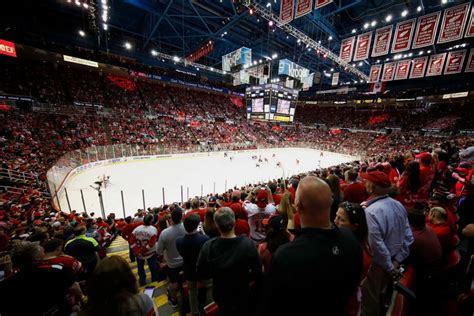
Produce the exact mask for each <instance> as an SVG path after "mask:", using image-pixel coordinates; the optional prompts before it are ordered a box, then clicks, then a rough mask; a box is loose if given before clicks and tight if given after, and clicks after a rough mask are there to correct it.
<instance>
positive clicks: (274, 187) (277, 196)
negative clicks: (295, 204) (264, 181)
mask: <svg viewBox="0 0 474 316" xmlns="http://www.w3.org/2000/svg"><path fill="white" fill-rule="evenodd" d="M268 187H269V188H270V191H271V192H272V197H273V203H274V204H275V205H279V204H280V201H281V197H282V196H281V194H278V193H276V190H277V185H276V184H275V183H273V182H272V183H270V184H269V185H268Z"/></svg>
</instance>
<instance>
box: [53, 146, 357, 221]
mask: <svg viewBox="0 0 474 316" xmlns="http://www.w3.org/2000/svg"><path fill="white" fill-rule="evenodd" d="M228 154H229V156H232V157H234V159H233V161H230V159H229V157H227V158H225V157H224V153H222V152H220V153H210V154H209V156H208V155H207V154H202V153H199V154H185V155H174V156H172V157H160V158H151V159H147V160H137V161H127V162H124V163H116V164H109V165H105V166H98V167H94V168H91V169H88V170H86V171H83V172H80V173H78V174H76V175H73V176H72V177H70V178H69V179H68V180H67V181H66V183H65V187H66V189H67V191H68V196H69V201H70V204H71V209H75V210H77V211H78V212H82V211H83V210H84V208H83V205H82V201H81V195H80V190H81V189H82V191H83V194H84V200H85V204H86V208H87V211H88V212H89V213H90V212H95V214H96V216H100V204H99V198H98V194H97V191H96V190H94V189H92V188H91V187H90V185H94V182H95V181H97V180H98V177H102V175H107V176H110V183H109V184H108V185H107V187H106V188H104V189H103V190H102V194H103V200H104V208H105V213H106V214H109V213H111V212H114V213H115V214H117V216H118V217H122V216H123V211H122V201H121V192H120V191H123V195H124V202H125V213H126V215H127V216H128V215H133V214H134V213H135V212H136V210H137V209H139V208H143V199H142V189H143V190H144V193H145V206H146V207H147V208H148V207H157V206H160V205H162V204H163V194H162V190H163V188H164V190H165V203H166V204H169V203H172V202H179V201H181V186H183V198H184V200H187V197H188V190H189V197H192V196H196V195H201V185H202V193H203V194H204V195H206V194H208V193H213V192H214V185H215V190H216V192H217V193H223V192H224V191H225V189H226V188H227V189H229V188H232V187H234V186H241V185H245V184H247V183H255V182H259V181H262V180H264V181H268V180H269V179H275V178H278V177H282V176H283V175H284V176H288V175H293V174H296V173H299V172H304V171H309V170H314V169H316V168H319V167H323V168H324V167H328V166H333V165H336V164H340V163H344V162H348V161H352V160H355V159H357V158H356V157H351V156H347V155H341V154H336V153H330V152H324V156H323V157H320V151H319V150H314V149H306V148H277V149H259V150H253V151H242V152H229V153H228ZM273 154H275V155H276V157H275V158H272V155H273ZM254 155H257V156H261V158H262V160H263V159H264V158H267V159H268V161H269V162H268V163H265V162H263V163H260V167H256V163H257V161H256V160H253V159H252V156H254ZM296 159H298V160H299V165H297V163H296ZM277 161H280V162H281V165H282V167H281V168H277V167H276V163H277ZM60 203H61V207H62V209H63V210H66V211H67V210H68V206H67V201H66V196H65V194H62V195H61V196H60Z"/></svg>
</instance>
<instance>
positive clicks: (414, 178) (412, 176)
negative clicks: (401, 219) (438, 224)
mask: <svg viewBox="0 0 474 316" xmlns="http://www.w3.org/2000/svg"><path fill="white" fill-rule="evenodd" d="M421 185H422V183H421V181H420V164H419V163H418V162H417V161H415V160H412V161H410V162H409V163H408V164H407V166H406V168H405V171H403V173H402V175H401V177H400V180H398V190H399V194H398V195H397V196H396V197H395V199H397V200H398V201H399V202H400V203H402V204H403V206H405V208H406V209H409V208H412V207H413V206H415V203H416V202H423V201H420V197H419V194H418V193H419V192H420V188H421ZM425 202H427V201H425Z"/></svg>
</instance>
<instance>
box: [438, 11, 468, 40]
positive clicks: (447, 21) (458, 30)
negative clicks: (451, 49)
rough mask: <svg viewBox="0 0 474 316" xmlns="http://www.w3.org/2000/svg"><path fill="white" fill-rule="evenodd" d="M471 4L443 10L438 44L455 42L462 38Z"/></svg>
mask: <svg viewBox="0 0 474 316" xmlns="http://www.w3.org/2000/svg"><path fill="white" fill-rule="evenodd" d="M470 6H471V4H470V3H469V2H466V3H463V4H460V5H458V6H455V7H452V8H448V9H446V10H444V16H443V23H441V29H440V31H439V36H438V44H442V43H447V42H452V41H456V40H459V39H461V38H462V36H463V32H464V25H466V20H467V15H468V12H469V8H470Z"/></svg>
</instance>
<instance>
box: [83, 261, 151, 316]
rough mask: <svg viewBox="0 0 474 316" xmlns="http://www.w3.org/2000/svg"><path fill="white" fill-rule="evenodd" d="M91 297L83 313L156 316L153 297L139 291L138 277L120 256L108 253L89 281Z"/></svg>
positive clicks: (117, 315)
mask: <svg viewBox="0 0 474 316" xmlns="http://www.w3.org/2000/svg"><path fill="white" fill-rule="evenodd" d="M87 293H88V301H87V305H86V307H85V309H84V310H83V311H82V312H81V315H83V316H93V315H101V316H108V315H110V316H153V315H155V316H157V315H158V311H157V309H156V306H155V304H154V302H153V300H152V299H151V298H150V297H149V296H147V295H146V294H138V285H137V279H136V277H135V275H134V274H133V272H132V270H131V269H130V266H129V265H128V263H127V261H125V259H123V258H122V257H120V256H111V257H105V258H104V259H103V260H101V261H100V263H99V264H98V265H97V267H96V268H95V270H94V272H93V273H92V275H91V277H90V279H89V280H88V282H87Z"/></svg>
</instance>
